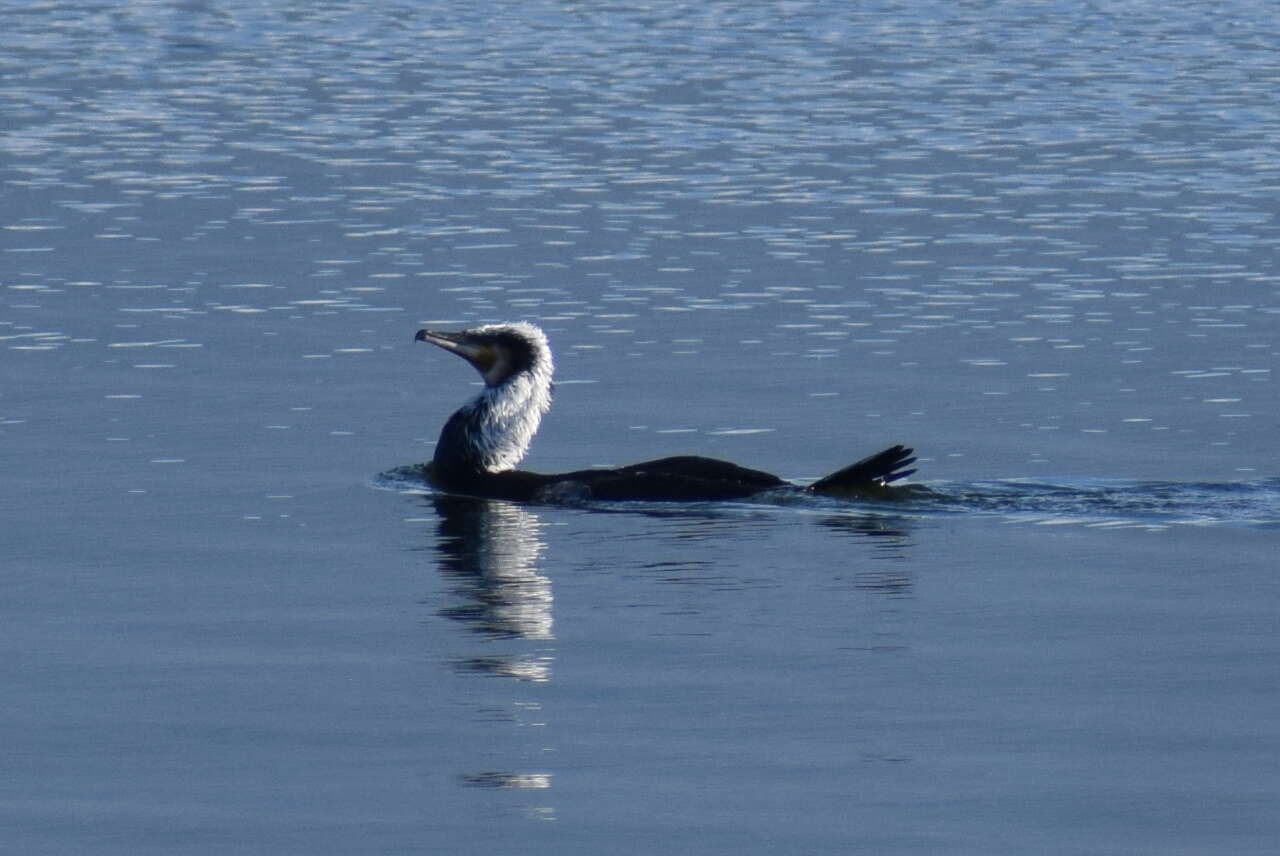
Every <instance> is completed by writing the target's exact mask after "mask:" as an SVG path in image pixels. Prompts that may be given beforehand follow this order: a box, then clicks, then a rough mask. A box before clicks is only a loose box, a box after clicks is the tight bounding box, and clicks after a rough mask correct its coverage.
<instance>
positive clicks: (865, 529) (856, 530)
mask: <svg viewBox="0 0 1280 856" xmlns="http://www.w3.org/2000/svg"><path fill="white" fill-rule="evenodd" d="M819 522H820V523H821V524H822V525H823V526H825V527H827V528H828V529H832V530H834V531H837V532H845V533H848V534H851V535H856V536H859V537H863V538H870V539H872V543H873V544H874V547H873V549H872V553H871V558H872V559H873V560H889V561H890V562H892V564H890V565H887V566H882V567H878V568H868V569H864V570H858V571H855V572H854V574H853V587H854V588H856V589H859V590H861V591H870V592H876V593H878V594H884V595H889V596H897V597H901V596H905V595H909V594H911V590H912V588H913V586H914V580H913V578H912V575H911V573H910V571H909V570H907V568H906V567H905V566H904V564H903V560H905V559H906V558H907V551H908V549H909V548H910V547H911V532H910V525H911V521H910V519H909V518H906V517H897V516H880V515H871V514H836V515H830V516H828V517H824V518H822V519H821V520H820V521H819Z"/></svg>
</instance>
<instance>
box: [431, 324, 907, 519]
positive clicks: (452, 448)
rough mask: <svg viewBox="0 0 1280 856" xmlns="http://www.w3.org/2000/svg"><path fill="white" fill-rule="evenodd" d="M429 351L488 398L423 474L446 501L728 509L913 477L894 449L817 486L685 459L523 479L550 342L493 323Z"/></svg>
mask: <svg viewBox="0 0 1280 856" xmlns="http://www.w3.org/2000/svg"><path fill="white" fill-rule="evenodd" d="M414 338H415V341H419V342H430V343H431V344H433V345H438V346H439V347H441V348H444V349H445V350H446V351H450V352H451V353H454V354H457V355H458V356H460V357H462V358H463V359H465V360H466V361H467V362H469V363H471V365H472V366H474V367H475V368H476V370H477V371H479V372H480V374H481V376H482V377H483V378H484V392H482V393H480V395H478V396H477V397H476V398H475V399H474V400H472V401H470V402H468V403H467V404H464V405H463V406H462V407H461V408H460V409H459V410H458V411H457V412H456V413H454V414H453V415H452V416H450V417H449V421H448V422H446V423H445V426H444V429H443V430H441V432H440V440H439V442H438V443H437V444H436V449H435V456H434V457H433V459H432V461H431V463H429V464H427V465H425V467H424V472H425V474H426V476H427V478H428V479H429V480H430V481H431V483H432V485H434V486H435V487H437V488H439V489H440V490H442V491H444V492H446V493H456V494H466V495H470V496H481V497H489V498H493V499H508V500H515V501H518V502H554V501H557V500H559V501H565V500H576V499H601V500H627V499H631V500H651V501H653V500H672V501H680V500H684V501H693V500H727V499H742V498H744V497H749V496H753V495H755V494H759V493H764V492H766V491H776V490H780V489H781V490H790V491H809V492H812V493H819V494H833V495H846V496H847V495H862V496H876V495H884V494H885V492H886V490H887V486H888V485H889V484H890V482H894V481H897V480H898V479H901V478H905V477H907V476H909V475H911V474H912V473H913V472H915V470H913V469H907V467H909V466H911V464H912V463H914V462H915V458H914V457H912V450H911V449H909V448H907V447H906V446H901V445H899V446H892V447H890V448H888V449H885V450H884V451H882V452H878V453H876V454H874V455H870V456H869V457H866V458H863V459H862V460H860V461H858V462H857V463H854V464H850V465H849V466H847V467H845V468H843V469H841V470H838V471H836V472H834V473H832V474H831V475H829V476H827V477H826V478H823V479H819V480H818V481H816V482H814V483H813V484H811V485H808V486H805V487H801V486H800V485H796V484H793V483H791V482H788V481H784V480H783V479H780V478H778V477H777V476H775V475H772V474H770V473H766V472H761V471H760V470H752V469H748V468H746V467H740V466H738V465H737V464H733V463H729V462H728V461H719V460H715V459H714V458H704V457H699V456H694V455H685V456H680V457H673V458H659V459H658V460H654V461H645V462H644V463H639V464H630V465H628V466H625V467H617V468H615V469H590V470H577V471H575V472H568V473H554V474H548V473H534V472H528V471H526V470H517V469H516V468H515V467H516V464H518V463H520V459H521V458H523V457H524V454H525V452H526V450H528V448H529V443H530V441H531V440H532V439H533V435H534V433H535V432H536V431H537V430H538V423H539V422H541V421H542V416H543V414H545V413H546V412H547V410H548V409H550V407H551V374H552V371H553V369H554V364H553V362H552V359H551V348H550V346H549V345H548V344H547V337H546V335H545V334H544V333H543V332H542V330H540V329H539V328H537V327H535V326H534V325H532V324H529V323H525V322H520V323H515V324H487V325H485V326H483V327H476V328H474V329H471V330H462V331H459V332H441V331H437V330H419V331H418V333H417V335H416V336H415V337H414Z"/></svg>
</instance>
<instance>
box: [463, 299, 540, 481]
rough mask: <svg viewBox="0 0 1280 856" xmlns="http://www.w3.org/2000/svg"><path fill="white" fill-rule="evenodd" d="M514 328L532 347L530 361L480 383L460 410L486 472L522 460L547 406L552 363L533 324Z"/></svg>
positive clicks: (471, 441)
mask: <svg viewBox="0 0 1280 856" xmlns="http://www.w3.org/2000/svg"><path fill="white" fill-rule="evenodd" d="M508 326H520V327H522V328H525V327H527V328H528V329H522V330H521V333H523V334H524V335H525V336H526V337H527V338H528V339H529V341H530V343H531V344H532V346H533V354H534V358H533V360H532V362H531V365H529V366H528V367H526V368H524V369H522V370H520V371H518V372H516V373H515V374H512V375H509V376H508V377H506V378H504V379H503V380H502V381H501V382H499V383H497V384H495V385H493V386H486V387H485V390H484V392H482V393H480V395H479V396H477V397H476V398H475V399H474V400H473V401H471V402H470V403H469V404H467V405H466V406H465V407H464V408H463V409H464V410H469V411H470V413H469V414H468V417H467V420H466V421H467V440H468V442H469V444H470V445H471V447H472V450H473V451H474V452H475V454H476V455H477V457H478V459H479V461H480V464H481V467H482V468H483V469H484V470H485V471H486V472H491V473H495V472H502V471H503V470H510V469H514V468H515V466H516V465H517V464H518V463H520V461H521V460H522V459H523V458H524V456H525V453H526V452H527V451H528V450H529V444H530V443H531V442H532V441H533V435H534V434H536V433H537V431H538V425H539V424H540V423H541V422H542V416H543V414H545V413H546V412H547V411H548V410H550V409H551V375H552V372H553V371H554V370H555V365H554V363H553V361H552V358H551V349H550V347H548V345H547V339H546V336H544V335H543V333H542V331H541V330H539V329H538V328H537V327H534V326H533V325H524V324H522V325H508Z"/></svg>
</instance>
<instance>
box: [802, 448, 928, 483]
mask: <svg viewBox="0 0 1280 856" xmlns="http://www.w3.org/2000/svg"><path fill="white" fill-rule="evenodd" d="M914 452H915V450H914V449H911V448H910V447H908V446H902V445H898V446H892V447H890V448H888V449H885V450H884V451H883V452H876V453H875V454H874V455H868V456H867V457H865V458H863V459H862V460H860V461H857V462H855V463H852V464H850V465H849V466H847V467H845V468H844V469H841V470H836V471H835V472H834V473H832V474H831V475H829V476H827V477H825V478H821V479H818V480H817V481H816V482H814V483H813V484H811V485H809V490H811V491H813V492H814V493H850V492H854V493H856V492H860V491H875V490H877V489H880V488H884V487H886V486H888V485H889V484H890V483H891V482H895V481H898V480H899V479H904V478H906V477H907V476H909V475H911V474H912V473H914V472H915V469H914V468H912V469H907V468H908V467H910V466H911V465H912V464H914V463H915V462H916V459H915V456H914Z"/></svg>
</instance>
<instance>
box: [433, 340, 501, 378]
mask: <svg viewBox="0 0 1280 856" xmlns="http://www.w3.org/2000/svg"><path fill="white" fill-rule="evenodd" d="M469 339H470V335H469V334H468V333H467V332H466V331H465V330H464V331H462V332H460V333H449V332H445V331H442V330H419V331H418V333H417V335H415V336H414V337H413V340H414V341H415V342H429V343H430V344H432V345H436V346H438V347H441V348H444V349H445V350H446V351H449V352H450V353H453V354H457V355H458V356H460V357H462V358H463V359H464V360H466V361H467V362H469V363H471V365H473V366H475V368H476V371H478V372H480V374H484V373H485V372H487V371H489V369H491V368H492V367H493V364H494V363H495V362H497V359H498V357H497V354H495V353H494V351H493V348H491V347H489V346H488V345H477V344H475V343H473V342H471V341H469Z"/></svg>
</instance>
